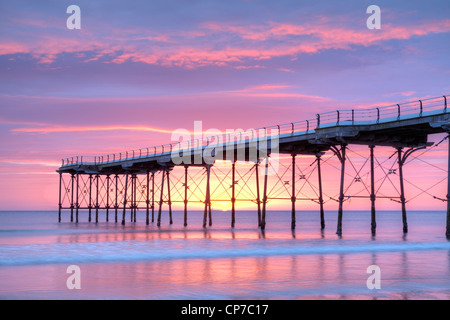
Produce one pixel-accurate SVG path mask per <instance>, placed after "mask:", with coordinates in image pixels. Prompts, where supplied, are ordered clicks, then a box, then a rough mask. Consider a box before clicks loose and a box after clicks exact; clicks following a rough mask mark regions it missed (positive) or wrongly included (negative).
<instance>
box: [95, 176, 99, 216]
mask: <svg viewBox="0 0 450 320" xmlns="http://www.w3.org/2000/svg"><path fill="white" fill-rule="evenodd" d="M99 177H100V175H98V174H97V175H96V176H95V180H96V183H95V187H96V192H95V223H98V207H99V205H98V178H99Z"/></svg>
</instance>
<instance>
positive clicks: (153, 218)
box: [152, 172, 155, 223]
mask: <svg viewBox="0 0 450 320" xmlns="http://www.w3.org/2000/svg"><path fill="white" fill-rule="evenodd" d="M153 222H155V173H154V172H152V223H153Z"/></svg>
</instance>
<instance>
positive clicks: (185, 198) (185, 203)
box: [184, 166, 188, 227]
mask: <svg viewBox="0 0 450 320" xmlns="http://www.w3.org/2000/svg"><path fill="white" fill-rule="evenodd" d="M187 204H188V166H184V226H185V227H186V226H187Z"/></svg>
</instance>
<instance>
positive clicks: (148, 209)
mask: <svg viewBox="0 0 450 320" xmlns="http://www.w3.org/2000/svg"><path fill="white" fill-rule="evenodd" d="M146 188H147V190H146V192H147V195H146V201H145V204H146V206H147V208H146V213H145V214H146V216H145V224H146V225H149V223H150V218H149V215H150V172H149V171H147V187H146Z"/></svg>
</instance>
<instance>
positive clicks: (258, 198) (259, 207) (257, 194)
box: [255, 162, 261, 227]
mask: <svg viewBox="0 0 450 320" xmlns="http://www.w3.org/2000/svg"><path fill="white" fill-rule="evenodd" d="M255 175H256V203H257V205H258V227H260V226H261V197H260V193H259V162H256V164H255Z"/></svg>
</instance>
